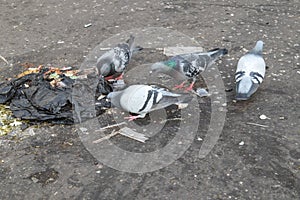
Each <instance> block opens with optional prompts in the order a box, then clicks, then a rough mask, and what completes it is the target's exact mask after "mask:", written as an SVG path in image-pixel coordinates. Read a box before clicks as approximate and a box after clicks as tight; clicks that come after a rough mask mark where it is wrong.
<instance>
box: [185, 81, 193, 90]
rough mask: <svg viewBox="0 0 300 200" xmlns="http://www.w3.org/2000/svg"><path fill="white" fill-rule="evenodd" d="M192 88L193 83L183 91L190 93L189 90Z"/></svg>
mask: <svg viewBox="0 0 300 200" xmlns="http://www.w3.org/2000/svg"><path fill="white" fill-rule="evenodd" d="M193 86H194V83H192V84H191V85H190V86H189V87H187V88H186V89H185V91H191V90H193Z"/></svg>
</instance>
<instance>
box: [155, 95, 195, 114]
mask: <svg viewBox="0 0 300 200" xmlns="http://www.w3.org/2000/svg"><path fill="white" fill-rule="evenodd" d="M192 99H193V96H191V95H190V94H180V96H178V97H172V96H164V97H163V98H162V99H161V100H160V101H159V102H158V103H157V104H156V105H154V106H153V107H152V109H151V111H154V110H159V109H163V108H166V107H168V106H171V105H178V104H183V103H189V102H190V101H191V100H192Z"/></svg>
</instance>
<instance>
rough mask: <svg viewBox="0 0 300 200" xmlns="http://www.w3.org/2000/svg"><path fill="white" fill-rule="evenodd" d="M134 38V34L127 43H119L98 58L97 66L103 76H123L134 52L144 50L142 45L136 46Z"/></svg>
mask: <svg viewBox="0 0 300 200" xmlns="http://www.w3.org/2000/svg"><path fill="white" fill-rule="evenodd" d="M134 39H135V38H134V36H132V35H131V36H130V38H129V39H128V40H127V41H126V43H122V44H118V45H117V46H116V47H114V48H113V49H111V50H109V51H107V52H106V53H104V54H103V55H102V56H101V57H100V58H98V60H97V64H96V66H97V68H98V72H99V74H100V75H101V76H102V77H105V79H106V80H109V79H122V78H123V72H124V70H125V69H126V66H127V65H128V63H129V61H130V59H131V57H132V54H133V53H134V52H136V51H140V50H142V47H135V46H134ZM118 76H119V77H118Z"/></svg>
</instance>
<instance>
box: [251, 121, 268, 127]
mask: <svg viewBox="0 0 300 200" xmlns="http://www.w3.org/2000/svg"><path fill="white" fill-rule="evenodd" d="M246 124H249V125H254V126H260V127H264V128H268V127H269V126H267V125H263V124H257V123H252V122H247V123H246Z"/></svg>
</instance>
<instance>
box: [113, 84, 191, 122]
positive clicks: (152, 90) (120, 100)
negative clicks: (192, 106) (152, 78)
mask: <svg viewBox="0 0 300 200" xmlns="http://www.w3.org/2000/svg"><path fill="white" fill-rule="evenodd" d="M107 98H108V99H110V100H111V103H112V105H113V106H115V107H117V108H120V109H122V110H125V111H127V112H129V113H131V114H136V115H135V116H130V117H126V118H125V119H129V121H131V120H134V119H137V118H144V117H145V115H146V114H147V113H149V112H151V111H154V110H158V109H162V108H165V107H168V106H170V105H172V104H180V103H187V102H189V101H190V100H191V99H192V96H191V95H189V94H176V93H172V92H169V91H167V90H166V89H164V88H160V87H157V86H153V85H131V86H129V87H127V88H126V89H124V90H121V91H116V92H111V93H109V94H108V95H107Z"/></svg>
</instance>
